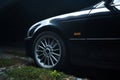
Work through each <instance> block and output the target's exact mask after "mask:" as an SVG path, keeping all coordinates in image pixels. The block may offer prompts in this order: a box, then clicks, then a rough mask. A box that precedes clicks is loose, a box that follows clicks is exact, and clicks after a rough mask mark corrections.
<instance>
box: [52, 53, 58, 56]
mask: <svg viewBox="0 0 120 80" xmlns="http://www.w3.org/2000/svg"><path fill="white" fill-rule="evenodd" d="M52 54H53V55H56V56H60V54H57V53H54V52H52Z"/></svg>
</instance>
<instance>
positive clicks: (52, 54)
mask: <svg viewBox="0 0 120 80" xmlns="http://www.w3.org/2000/svg"><path fill="white" fill-rule="evenodd" d="M119 11H120V0H107V1H101V2H99V3H98V4H96V5H93V6H92V7H91V8H89V9H87V8H86V9H84V10H82V11H77V12H73V13H68V14H64V15H59V16H55V17H51V18H48V19H45V20H42V21H40V22H38V23H35V24H34V25H33V26H31V27H30V29H29V30H28V33H27V38H26V39H25V40H26V53H27V55H29V56H30V57H32V58H33V59H34V61H35V63H36V64H37V65H38V66H39V67H43V68H62V67H65V66H67V64H66V63H67V62H70V63H72V64H77V65H78V64H79V65H82V66H92V67H104V68H120V54H119V53H120V50H119V49H120V31H119V27H120V22H119V21H120V13H119Z"/></svg>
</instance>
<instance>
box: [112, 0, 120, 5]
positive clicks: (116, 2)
mask: <svg viewBox="0 0 120 80" xmlns="http://www.w3.org/2000/svg"><path fill="white" fill-rule="evenodd" d="M112 5H120V0H114V1H113V3H112Z"/></svg>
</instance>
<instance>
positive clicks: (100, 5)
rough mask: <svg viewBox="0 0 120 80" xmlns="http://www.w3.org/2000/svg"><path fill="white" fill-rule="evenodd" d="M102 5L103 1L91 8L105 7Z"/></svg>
mask: <svg viewBox="0 0 120 80" xmlns="http://www.w3.org/2000/svg"><path fill="white" fill-rule="evenodd" d="M104 4H105V1H101V2H99V3H98V4H96V5H95V6H93V8H102V7H105V5H104Z"/></svg>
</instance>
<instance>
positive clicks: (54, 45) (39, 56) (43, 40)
mask: <svg viewBox="0 0 120 80" xmlns="http://www.w3.org/2000/svg"><path fill="white" fill-rule="evenodd" d="M33 53H34V61H35V63H36V64H37V66H38V67H42V68H50V69H58V68H59V69H61V68H62V67H64V66H65V63H66V61H67V60H66V59H67V58H66V47H65V44H64V42H63V40H62V39H61V37H60V36H59V35H57V34H56V33H54V32H51V31H44V32H42V33H40V34H39V35H38V36H37V37H36V39H35V40H34V42H33Z"/></svg>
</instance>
